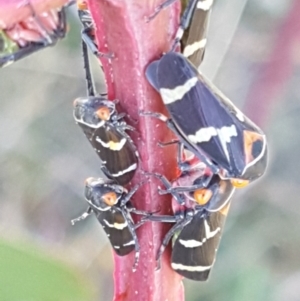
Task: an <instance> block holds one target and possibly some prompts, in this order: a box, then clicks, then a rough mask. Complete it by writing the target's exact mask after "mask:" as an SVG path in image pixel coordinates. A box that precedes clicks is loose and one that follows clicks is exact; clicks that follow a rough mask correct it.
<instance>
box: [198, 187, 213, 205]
mask: <svg viewBox="0 0 300 301" xmlns="http://www.w3.org/2000/svg"><path fill="white" fill-rule="evenodd" d="M211 197H212V191H211V190H209V189H198V190H196V191H195V192H194V199H195V201H196V203H197V204H199V205H205V204H207V203H208V202H209V200H210V199H211Z"/></svg>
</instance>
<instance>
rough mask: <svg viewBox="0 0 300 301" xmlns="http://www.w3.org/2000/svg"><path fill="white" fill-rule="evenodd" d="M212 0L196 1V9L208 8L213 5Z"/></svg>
mask: <svg viewBox="0 0 300 301" xmlns="http://www.w3.org/2000/svg"><path fill="white" fill-rule="evenodd" d="M213 2H214V1H213V0H200V1H198V3H197V9H202V10H209V9H210V8H211V6H212V5H213Z"/></svg>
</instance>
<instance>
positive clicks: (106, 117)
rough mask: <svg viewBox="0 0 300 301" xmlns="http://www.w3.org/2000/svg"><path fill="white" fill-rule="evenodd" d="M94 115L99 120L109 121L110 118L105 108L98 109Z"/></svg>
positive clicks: (107, 109)
mask: <svg viewBox="0 0 300 301" xmlns="http://www.w3.org/2000/svg"><path fill="white" fill-rule="evenodd" d="M96 114H97V116H98V117H99V118H100V119H101V120H109V118H110V111H109V108H107V107H102V108H100V109H98V110H97V112H96Z"/></svg>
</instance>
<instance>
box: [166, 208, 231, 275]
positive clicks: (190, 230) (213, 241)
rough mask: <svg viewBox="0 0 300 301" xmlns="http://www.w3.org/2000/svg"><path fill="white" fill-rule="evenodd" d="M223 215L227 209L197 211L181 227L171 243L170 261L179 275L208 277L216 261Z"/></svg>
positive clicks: (224, 216) (223, 219)
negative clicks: (211, 211) (205, 212)
mask: <svg viewBox="0 0 300 301" xmlns="http://www.w3.org/2000/svg"><path fill="white" fill-rule="evenodd" d="M227 207H229V205H228V206H227ZM226 214H227V212H226V210H222V211H218V212H213V213H209V214H205V215H204V214H203V212H199V213H197V214H196V215H195V216H194V218H193V219H192V221H191V222H190V223H189V224H188V225H186V226H185V227H184V228H183V229H182V230H181V232H180V233H179V235H178V236H177V237H176V238H175V241H174V243H173V251H172V264H171V265H172V268H173V269H174V270H175V271H176V272H177V273H178V274H180V275H182V276H184V277H186V278H188V279H191V280H196V281H206V280H207V279H208V276H209V273H210V270H211V269H212V267H213V265H214V262H215V258H216V252H217V248H218V246H219V243H220V239H221V234H222V229H223V226H224V223H225V219H226Z"/></svg>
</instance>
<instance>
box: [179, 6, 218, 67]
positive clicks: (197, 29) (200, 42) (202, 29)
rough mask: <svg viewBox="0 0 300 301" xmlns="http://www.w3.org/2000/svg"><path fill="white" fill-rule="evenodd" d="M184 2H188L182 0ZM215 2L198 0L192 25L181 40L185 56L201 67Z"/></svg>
mask: <svg viewBox="0 0 300 301" xmlns="http://www.w3.org/2000/svg"><path fill="white" fill-rule="evenodd" d="M182 2H186V1H184V0H182ZM212 4H213V0H198V1H197V4H196V6H195V8H194V10H193V13H192V16H191V23H190V26H189V27H188V29H187V30H185V32H184V35H183V37H182V39H181V48H182V53H183V55H184V56H185V57H186V58H187V59H189V60H190V61H191V62H192V64H193V65H195V66H196V67H199V66H200V64H201V62H202V61H203V57H204V51H205V46H206V36H207V29H208V23H209V17H210V13H211V7H212Z"/></svg>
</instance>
